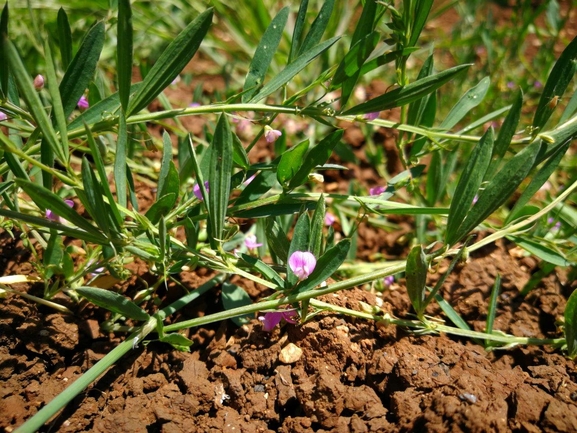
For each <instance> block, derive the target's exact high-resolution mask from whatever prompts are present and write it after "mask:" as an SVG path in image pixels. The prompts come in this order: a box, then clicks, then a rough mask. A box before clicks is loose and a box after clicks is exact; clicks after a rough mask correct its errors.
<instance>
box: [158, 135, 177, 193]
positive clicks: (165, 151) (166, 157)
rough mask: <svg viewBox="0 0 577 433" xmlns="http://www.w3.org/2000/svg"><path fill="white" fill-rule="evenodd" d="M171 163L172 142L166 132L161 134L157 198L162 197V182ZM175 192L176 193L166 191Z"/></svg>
mask: <svg viewBox="0 0 577 433" xmlns="http://www.w3.org/2000/svg"><path fill="white" fill-rule="evenodd" d="M171 162H172V141H170V136H169V135H168V133H167V132H166V131H164V132H163V133H162V160H161V161H160V173H158V187H157V188H158V189H157V191H158V197H162V196H163V195H164V194H162V193H161V191H162V190H163V189H164V182H165V181H166V178H167V177H168V173H169V170H170V168H171V166H170V163H171ZM168 192H177V191H168Z"/></svg>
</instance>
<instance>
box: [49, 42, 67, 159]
mask: <svg viewBox="0 0 577 433" xmlns="http://www.w3.org/2000/svg"><path fill="white" fill-rule="evenodd" d="M44 53H45V55H46V80H47V82H48V92H49V93H50V97H51V98H52V112H53V115H54V118H55V119H56V125H57V126H58V131H59V132H60V141H59V142H58V144H59V146H60V149H61V154H62V156H63V157H64V158H65V160H64V161H63V162H64V163H65V164H67V163H68V158H69V152H68V132H67V129H66V116H65V115H64V107H63V106H62V100H61V99H60V92H59V91H58V82H57V79H56V71H55V69H54V61H53V59H52V51H51V49H50V44H49V43H48V41H46V43H45V44H44Z"/></svg>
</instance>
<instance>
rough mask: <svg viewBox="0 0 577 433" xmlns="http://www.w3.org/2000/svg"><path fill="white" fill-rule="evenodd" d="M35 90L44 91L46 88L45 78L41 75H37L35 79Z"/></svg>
mask: <svg viewBox="0 0 577 433" xmlns="http://www.w3.org/2000/svg"><path fill="white" fill-rule="evenodd" d="M34 88H35V89H36V90H42V89H43V88H44V77H43V76H42V75H40V74H38V75H36V78H34Z"/></svg>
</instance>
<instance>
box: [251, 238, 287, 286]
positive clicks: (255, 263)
mask: <svg viewBox="0 0 577 433" xmlns="http://www.w3.org/2000/svg"><path fill="white" fill-rule="evenodd" d="M287 243H288V242H287ZM241 257H242V259H243V260H244V261H245V262H246V263H247V264H248V265H249V266H251V267H252V268H253V269H254V270H255V271H257V272H259V273H260V274H261V275H262V276H263V277H265V278H266V279H267V280H269V281H270V282H272V283H275V284H276V285H277V286H278V287H280V288H282V287H283V285H284V280H283V279H282V278H281V276H280V275H279V274H278V273H277V272H276V271H275V270H274V269H273V268H271V267H270V266H269V265H267V264H266V263H265V262H263V261H262V260H260V259H257V258H256V257H253V256H249V255H248V254H242V255H241Z"/></svg>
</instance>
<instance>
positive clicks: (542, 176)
mask: <svg viewBox="0 0 577 433" xmlns="http://www.w3.org/2000/svg"><path fill="white" fill-rule="evenodd" d="M570 144H571V140H567V142H566V143H565V145H563V146H561V147H559V148H558V149H557V151H556V152H555V153H554V154H553V155H552V156H551V157H550V158H549V159H548V160H547V162H545V164H543V166H542V167H541V169H540V170H539V171H538V172H537V173H536V174H535V175H534V176H532V178H531V182H530V183H529V185H527V188H525V190H524V191H523V193H522V194H521V197H519V198H518V199H517V201H516V203H515V206H514V207H513V209H512V210H511V212H510V213H509V216H508V217H507V219H506V220H505V224H509V223H510V222H511V221H513V220H515V219H516V218H517V214H518V213H519V212H520V211H521V209H523V207H524V206H525V205H526V204H527V203H528V202H529V200H530V199H531V197H533V196H534V195H535V194H536V193H537V191H539V188H541V187H542V186H543V185H544V184H545V182H547V179H549V176H551V175H552V174H553V172H554V171H555V170H556V169H557V167H559V164H560V162H561V159H562V158H563V156H565V152H567V149H569V145H570Z"/></svg>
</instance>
